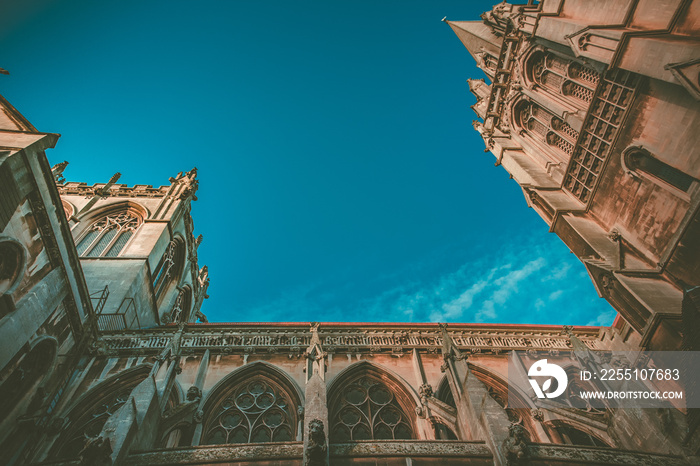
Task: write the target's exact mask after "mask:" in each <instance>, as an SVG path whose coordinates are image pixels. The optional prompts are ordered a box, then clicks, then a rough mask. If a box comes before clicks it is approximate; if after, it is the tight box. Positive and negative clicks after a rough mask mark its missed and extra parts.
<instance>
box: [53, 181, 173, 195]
mask: <svg viewBox="0 0 700 466" xmlns="http://www.w3.org/2000/svg"><path fill="white" fill-rule="evenodd" d="M105 186H107V183H95V184H94V185H92V186H88V184H87V183H77V182H72V181H71V182H68V183H64V184H59V185H57V186H56V187H57V188H58V192H59V194H61V195H62V196H94V195H98V194H101V193H102V190H103V189H104V188H105ZM170 188H171V187H170V186H160V187H158V188H154V187H153V186H151V185H150V184H137V185H136V186H133V187H128V186H127V185H125V184H113V185H112V186H111V187H110V188H109V191H108V195H109V197H165V196H166V195H167V194H168V191H169V190H170Z"/></svg>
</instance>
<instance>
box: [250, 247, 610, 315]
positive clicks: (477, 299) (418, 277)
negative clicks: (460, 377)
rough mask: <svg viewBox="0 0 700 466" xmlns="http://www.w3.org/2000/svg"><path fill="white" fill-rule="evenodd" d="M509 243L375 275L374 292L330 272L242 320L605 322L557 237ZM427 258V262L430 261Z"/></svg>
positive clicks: (602, 307)
mask: <svg viewBox="0 0 700 466" xmlns="http://www.w3.org/2000/svg"><path fill="white" fill-rule="evenodd" d="M510 244H511V245H510V246H504V247H503V249H501V250H498V251H486V252H484V253H483V254H482V255H480V256H479V257H475V258H473V259H472V260H465V261H464V263H462V264H461V265H458V266H457V267H456V268H454V267H453V268H452V270H450V269H449V268H447V270H445V269H446V268H444V267H443V268H442V270H444V272H442V273H441V274H440V273H439V274H437V276H436V275H435V274H431V273H428V272H426V273H421V266H420V265H417V264H411V266H410V270H407V271H396V272H395V273H392V274H391V275H383V276H378V277H377V278H375V283H374V284H373V285H374V286H373V288H374V289H375V290H379V291H377V292H376V293H374V294H369V293H367V290H366V289H364V286H366V283H365V284H363V283H362V282H360V283H359V284H355V283H351V282H344V283H342V282H338V281H336V282H335V283H332V282H331V281H330V280H329V281H328V282H325V283H315V284H310V285H308V286H304V287H298V288H295V289H292V290H286V291H283V292H280V294H279V295H278V296H276V297H274V299H271V300H269V301H267V302H264V303H257V304H256V305H254V306H250V307H249V308H248V309H247V311H246V312H245V318H243V319H241V320H261V321H288V320H301V321H304V320H320V321H346V322H426V321H428V322H503V323H532V324H539V323H549V324H575V325H610V324H611V323H612V320H613V318H614V316H615V311H614V310H613V309H612V308H611V307H610V306H609V305H608V304H607V303H606V302H605V301H604V300H602V299H600V298H598V296H597V295H596V294H595V291H594V289H593V286H592V285H591V283H590V281H589V279H588V276H587V274H586V273H585V271H584V270H583V265H582V264H580V263H579V262H578V260H577V259H576V257H575V256H574V255H572V254H570V253H569V251H568V249H567V248H566V247H565V246H564V245H559V244H558V245H556V246H552V245H551V244H549V245H546V246H544V245H540V244H534V242H533V244H531V243H529V242H528V241H527V240H526V239H525V240H522V241H513V242H511V243H510ZM493 264H497V265H495V266H494V265H493ZM429 265H430V267H428V266H427V265H426V266H425V269H426V270H434V269H435V268H436V267H434V265H435V264H429ZM437 268H438V269H440V267H437ZM382 288H383V289H384V291H381V290H382ZM368 294H369V295H368Z"/></svg>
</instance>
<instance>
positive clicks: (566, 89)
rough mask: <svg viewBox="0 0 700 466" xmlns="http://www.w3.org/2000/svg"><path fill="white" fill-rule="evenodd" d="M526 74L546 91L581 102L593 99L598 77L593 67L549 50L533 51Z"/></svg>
mask: <svg viewBox="0 0 700 466" xmlns="http://www.w3.org/2000/svg"><path fill="white" fill-rule="evenodd" d="M527 75H528V77H529V79H530V80H531V81H533V82H535V83H537V84H538V85H539V86H541V87H543V88H545V89H547V90H548V91H550V92H552V93H554V94H558V95H564V96H568V97H571V98H573V99H574V100H575V101H578V102H580V103H582V104H589V103H590V102H591V101H592V100H593V93H594V91H595V88H596V85H597V84H598V80H599V79H600V75H599V74H598V73H597V72H596V71H595V70H594V69H592V68H590V67H587V66H584V65H582V64H580V63H577V62H574V61H572V60H567V59H565V58H562V57H559V56H557V55H555V54H553V53H551V52H536V53H534V54H533V55H532V57H530V59H529V60H528V62H527Z"/></svg>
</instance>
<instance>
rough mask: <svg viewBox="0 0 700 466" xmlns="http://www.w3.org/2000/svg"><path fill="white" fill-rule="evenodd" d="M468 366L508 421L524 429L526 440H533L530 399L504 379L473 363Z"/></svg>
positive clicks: (533, 431) (532, 406) (533, 426)
mask: <svg viewBox="0 0 700 466" xmlns="http://www.w3.org/2000/svg"><path fill="white" fill-rule="evenodd" d="M468 365H469V369H470V370H471V372H472V374H474V375H475V376H476V378H477V379H479V380H480V381H481V382H482V383H483V384H484V385H485V386H486V389H487V390H488V392H489V395H491V398H493V399H494V400H496V402H497V403H498V404H499V405H501V407H503V409H505V410H506V414H507V415H508V418H509V419H510V421H511V422H515V423H518V424H521V425H522V426H523V427H524V428H525V431H526V435H527V437H528V439H530V440H531V441H532V440H535V439H536V438H537V435H536V432H537V429H536V428H535V420H534V419H533V418H532V413H531V411H530V410H531V409H532V408H534V407H535V406H534V405H533V404H532V402H531V401H530V398H529V397H528V396H527V395H526V394H525V393H523V392H522V391H521V390H520V389H519V388H518V387H515V386H514V385H509V384H508V382H507V381H506V380H505V379H503V378H502V377H501V376H500V375H498V374H496V373H495V372H493V371H491V370H490V369H488V368H487V367H484V366H481V365H477V364H473V363H468Z"/></svg>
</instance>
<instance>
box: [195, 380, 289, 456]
mask: <svg viewBox="0 0 700 466" xmlns="http://www.w3.org/2000/svg"><path fill="white" fill-rule="evenodd" d="M241 379H242V380H241V382H240V383H238V384H236V385H233V386H232V387H231V388H229V389H227V390H226V391H225V392H224V393H223V394H222V395H221V396H220V397H219V398H220V399H219V401H218V402H217V403H216V404H214V405H213V407H212V408H211V409H207V413H208V414H207V416H206V418H207V420H206V421H205V424H204V430H203V432H204V434H203V436H202V444H204V445H219V444H227V443H262V442H289V441H292V440H294V439H295V438H296V430H297V405H296V404H295V403H294V402H293V398H292V396H290V394H289V393H288V391H287V390H285V389H284V387H283V386H282V385H281V384H279V383H277V382H276V381H275V380H273V379H272V378H270V377H266V376H265V375H263V374H259V375H255V376H253V377H241Z"/></svg>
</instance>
